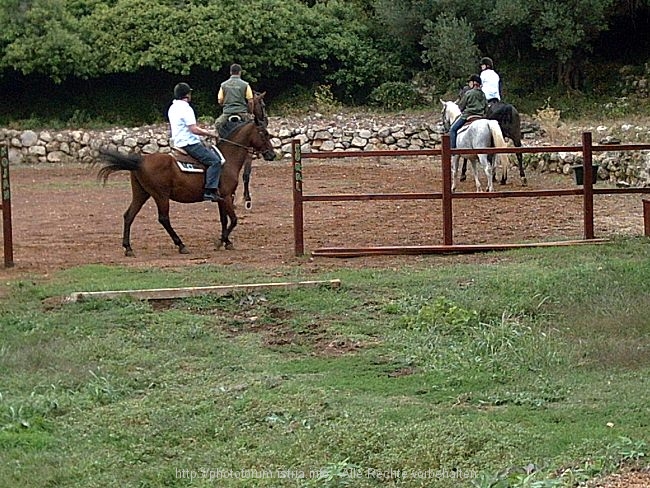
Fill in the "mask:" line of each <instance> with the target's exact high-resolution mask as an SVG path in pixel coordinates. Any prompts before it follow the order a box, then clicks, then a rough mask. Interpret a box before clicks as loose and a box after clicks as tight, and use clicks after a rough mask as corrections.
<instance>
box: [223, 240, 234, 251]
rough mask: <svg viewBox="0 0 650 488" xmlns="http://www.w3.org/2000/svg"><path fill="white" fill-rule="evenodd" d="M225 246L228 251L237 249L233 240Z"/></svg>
mask: <svg viewBox="0 0 650 488" xmlns="http://www.w3.org/2000/svg"><path fill="white" fill-rule="evenodd" d="M224 247H225V249H226V251H233V250H234V249H235V245H234V244H233V243H232V242H229V243H227V244H226V245H225V246H224Z"/></svg>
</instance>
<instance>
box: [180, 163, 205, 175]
mask: <svg viewBox="0 0 650 488" xmlns="http://www.w3.org/2000/svg"><path fill="white" fill-rule="evenodd" d="M176 164H177V165H178V167H179V168H180V170H181V171H182V172H183V173H204V172H205V170H204V169H203V166H199V165H198V164H194V163H190V162H189V161H178V160H176Z"/></svg>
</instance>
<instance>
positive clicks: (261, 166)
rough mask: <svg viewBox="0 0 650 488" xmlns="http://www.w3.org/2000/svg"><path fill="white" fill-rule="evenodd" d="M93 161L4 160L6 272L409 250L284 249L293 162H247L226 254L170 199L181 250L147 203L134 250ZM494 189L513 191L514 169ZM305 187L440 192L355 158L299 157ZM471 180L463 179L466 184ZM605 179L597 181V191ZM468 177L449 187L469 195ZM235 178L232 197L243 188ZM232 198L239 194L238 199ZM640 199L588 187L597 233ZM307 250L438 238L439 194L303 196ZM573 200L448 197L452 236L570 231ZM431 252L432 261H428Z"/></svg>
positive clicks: (114, 190)
mask: <svg viewBox="0 0 650 488" xmlns="http://www.w3.org/2000/svg"><path fill="white" fill-rule="evenodd" d="M97 170H98V167H94V168H93V167H88V166H81V165H42V166H15V167H12V168H11V190H12V214H13V241H14V260H15V267H14V268H13V269H2V268H0V270H1V271H0V272H2V273H3V274H4V275H10V276H18V275H22V274H44V273H48V272H50V271H53V270H57V269H63V268H69V267H73V266H77V265H84V264H91V263H100V264H117V265H129V266H157V267H177V266H186V265H190V266H191V265H196V264H203V263H213V264H225V265H238V266H244V267H246V266H249V267H261V268H266V269H271V268H277V267H282V266H283V265H287V264H289V265H296V266H315V267H328V266H334V265H336V266H340V265H342V264H345V265H346V266H377V265H382V263H383V264H386V263H387V262H388V261H390V263H391V264H390V265H395V264H396V263H399V262H406V261H413V260H417V259H421V258H418V257H413V256H411V257H388V258H354V259H345V260H341V259H333V258H323V257H317V258H314V259H313V260H310V259H309V256H307V257H302V258H296V257H294V254H293V249H294V246H293V220H292V211H293V203H292V194H291V163H290V161H288V160H283V161H274V162H270V163H269V162H265V161H263V160H255V162H254V169H253V175H252V184H251V193H252V197H253V208H252V209H251V210H245V209H244V206H243V204H241V203H240V204H239V205H238V216H239V225H238V226H237V228H236V229H235V230H234V232H233V234H232V240H233V242H234V244H235V248H236V249H235V250H234V251H225V250H223V249H219V250H217V249H215V241H216V240H217V239H218V236H219V233H220V223H219V217H218V207H217V205H216V204H210V203H196V204H178V203H174V202H172V204H171V212H170V218H171V222H172V225H173V226H174V228H175V229H176V231H177V232H178V233H179V235H180V236H181V238H182V239H183V241H184V242H185V244H186V245H187V247H188V248H189V250H190V254H187V255H181V254H179V253H178V251H177V249H176V247H175V246H174V245H173V243H172V241H171V239H170V238H169V236H168V235H167V233H166V232H165V231H164V229H163V228H162V226H161V225H160V224H159V223H158V221H157V212H156V207H155V205H154V203H153V201H151V200H150V201H149V202H147V204H145V207H144V208H143V209H142V211H141V212H140V214H139V215H138V216H137V218H136V220H135V222H134V224H133V227H132V235H131V241H132V246H133V249H134V251H135V254H136V257H135V258H127V257H125V256H124V252H123V249H122V246H121V241H122V215H123V213H124V211H125V210H126V208H127V207H128V205H129V202H130V199H131V190H130V183H129V175H128V174H127V173H119V174H115V175H113V176H111V178H110V179H109V182H108V185H107V186H102V185H101V184H100V183H98V181H97V178H96V175H97ZM510 175H511V179H510V180H509V182H508V184H507V185H506V186H505V187H503V186H500V185H498V184H497V186H496V190H497V191H499V190H503V189H504V188H505V189H507V190H518V189H521V186H520V184H519V178H518V176H517V174H516V172H515V171H512V172H511V173H510ZM304 177H305V183H304V193H305V195H309V194H330V193H396V192H431V191H441V174H440V161H439V159H436V158H433V157H431V158H428V157H420V158H417V159H415V158H414V159H407V158H400V159H389V158H382V159H377V158H359V159H350V158H348V159H340V160H305V161H304ZM470 180H472V181H470ZM528 182H529V185H528V189H549V188H575V184H574V181H573V179H572V177H571V176H562V175H558V174H539V173H533V172H531V173H530V174H529V175H528ZM606 185H607V183H605V182H602V181H601V182H599V183H598V186H597V187H604V186H606ZM473 188H474V182H473V178H471V177H470V178H468V181H466V182H463V183H460V187H459V191H474V190H473ZM241 190H242V188H241V186H240V190H239V191H240V193H241ZM240 197H241V196H240ZM641 198H642V195H640V194H631V195H596V196H595V197H594V206H595V212H594V214H595V224H594V229H595V235H596V237H613V236H617V235H642V234H643V209H642V203H641ZM304 208H305V211H304V213H305V251H306V253H307V254H309V252H310V251H312V250H314V249H316V248H318V247H321V246H327V247H329V246H380V245H391V246H392V245H433V244H442V221H441V203H440V201H438V200H410V201H394V202H388V201H374V202H372V201H371V202H331V203H328V202H325V203H323V202H311V203H306V204H305V207H304ZM582 235H583V228H582V200H581V197H547V198H538V199H533V198H518V199H472V200H470V199H466V200H465V199H464V200H456V201H455V202H454V243H456V244H478V243H499V242H506V243H517V242H535V241H550V240H568V239H580V238H582ZM429 259H434V258H431V257H429Z"/></svg>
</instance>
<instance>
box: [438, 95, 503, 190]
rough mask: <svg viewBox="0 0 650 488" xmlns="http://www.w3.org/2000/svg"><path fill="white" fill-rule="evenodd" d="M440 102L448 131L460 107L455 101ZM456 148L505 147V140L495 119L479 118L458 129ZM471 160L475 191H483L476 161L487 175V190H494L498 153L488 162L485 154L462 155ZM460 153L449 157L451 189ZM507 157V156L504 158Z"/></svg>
mask: <svg viewBox="0 0 650 488" xmlns="http://www.w3.org/2000/svg"><path fill="white" fill-rule="evenodd" d="M440 103H442V123H443V126H444V127H445V131H446V132H449V128H450V127H451V124H452V123H453V122H454V120H456V118H458V117H459V116H460V109H459V108H458V105H456V103H455V102H445V101H443V100H440ZM456 147H457V148H458V149H461V148H466V149H480V148H485V147H506V141H505V139H504V138H503V133H502V132H501V128H500V127H499V123H498V122H497V121H496V120H488V119H479V120H475V121H473V122H471V123H470V122H465V124H464V125H463V126H462V127H461V128H460V130H459V131H458V137H457V139H456ZM464 156H465V157H466V158H467V159H469V160H470V161H471V162H472V171H473V172H474V181H475V182H476V191H483V189H482V187H481V180H479V177H478V171H477V169H476V162H477V161H479V162H480V163H481V167H482V168H483V171H484V172H485V176H487V191H494V183H493V174H494V168H496V163H497V160H498V155H497V154H494V159H493V162H492V163H490V161H489V159H488V156H487V154H468V155H464ZM459 159H460V154H454V155H453V156H452V157H451V191H455V190H456V173H458V161H459ZM506 159H507V158H506Z"/></svg>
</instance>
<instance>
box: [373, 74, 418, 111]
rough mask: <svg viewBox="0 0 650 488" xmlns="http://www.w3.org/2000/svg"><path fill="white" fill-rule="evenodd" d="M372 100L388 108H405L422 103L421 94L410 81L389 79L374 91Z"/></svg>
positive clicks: (374, 103) (378, 105)
mask: <svg viewBox="0 0 650 488" xmlns="http://www.w3.org/2000/svg"><path fill="white" fill-rule="evenodd" d="M370 101H371V103H372V104H373V105H375V106H377V107H381V108H383V109H386V110H403V109H406V108H415V107H417V106H418V105H420V95H419V94H418V92H417V90H416V89H415V87H414V86H413V85H411V84H410V83H406V82H403V81H389V82H386V83H382V84H381V85H380V86H378V87H377V88H375V89H374V90H373V91H372V93H371V94H370Z"/></svg>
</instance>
